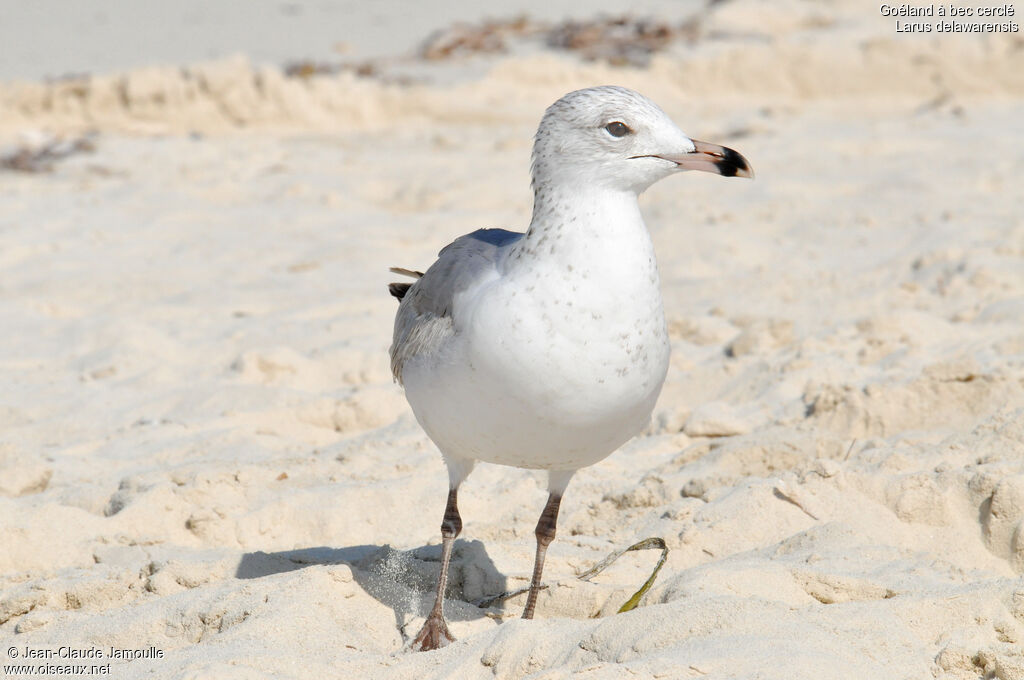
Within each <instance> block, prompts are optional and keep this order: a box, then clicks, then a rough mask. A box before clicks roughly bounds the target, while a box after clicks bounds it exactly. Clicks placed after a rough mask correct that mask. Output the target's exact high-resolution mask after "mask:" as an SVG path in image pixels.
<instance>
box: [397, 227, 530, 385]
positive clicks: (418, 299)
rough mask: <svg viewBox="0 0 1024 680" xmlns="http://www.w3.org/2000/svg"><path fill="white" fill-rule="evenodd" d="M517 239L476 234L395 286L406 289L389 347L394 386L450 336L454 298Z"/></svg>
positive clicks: (497, 232)
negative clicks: (413, 361)
mask: <svg viewBox="0 0 1024 680" xmlns="http://www.w3.org/2000/svg"><path fill="white" fill-rule="evenodd" d="M521 236H522V234H520V233H518V232H514V231H506V230H505V229H478V230H477V231H474V232H473V233H471V234H466V235H465V236H460V237H459V238H457V239H455V240H454V241H452V242H451V243H450V244H448V245H447V246H445V247H444V248H443V249H442V250H441V252H440V253H438V254H437V261H436V262H434V264H432V265H431V266H430V269H428V270H427V271H426V272H425V273H424V274H423V275H422V276H420V278H419V279H418V280H417V281H416V282H415V283H412V284H398V285H399V286H403V287H404V286H406V285H408V288H406V289H404V290H403V291H402V295H401V296H400V299H401V302H400V303H399V305H398V313H397V314H396V315H395V334H394V338H393V340H392V343H391V373H392V374H393V375H394V376H395V380H396V381H398V382H399V383H401V382H402V367H403V366H404V365H405V362H406V360H408V359H410V358H411V357H414V356H418V355H421V354H429V353H431V352H435V351H437V349H438V348H439V347H441V345H442V344H444V342H445V340H447V339H448V338H450V337H451V336H452V335H454V334H455V328H454V325H453V319H452V301H453V299H454V298H455V295H456V294H457V293H459V292H460V291H463V290H465V289H466V288H468V287H470V286H472V285H473V284H474V283H476V282H477V281H478V280H480V278H481V277H482V276H484V275H485V274H487V272H488V270H492V269H493V268H494V263H495V258H496V256H497V254H498V250H499V249H500V248H501V247H502V246H505V245H508V244H509V243H512V242H513V241H515V240H517V239H519V238H520V237H521ZM392 271H394V270H392ZM398 273H407V274H410V275H416V274H418V273H419V272H413V271H410V270H399V272H398ZM394 285H395V284H392V286H394ZM391 291H392V295H395V288H393V287H391ZM396 297H399V296H398V295H396Z"/></svg>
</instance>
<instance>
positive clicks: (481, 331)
mask: <svg viewBox="0 0 1024 680" xmlns="http://www.w3.org/2000/svg"><path fill="white" fill-rule="evenodd" d="M604 217H605V218H607V217H608V215H607V214H604ZM624 219H625V220H626V222H625V223H622V224H621V225H620V226H621V228H620V229H618V230H613V231H612V232H611V233H605V234H603V235H602V236H598V237H596V238H589V239H580V238H572V237H571V234H563V235H565V236H566V238H564V239H561V238H559V237H558V236H557V234H556V233H555V232H551V233H549V234H547V236H548V238H547V239H543V240H542V236H541V235H540V234H538V233H537V232H534V233H533V234H530V235H528V236H526V237H524V238H523V239H520V240H519V241H518V242H515V243H513V244H510V245H509V246H507V247H506V249H505V250H506V252H504V253H503V254H502V257H501V259H500V261H499V262H498V266H497V268H496V272H495V273H493V274H491V275H490V276H487V277H485V279H483V280H482V281H481V282H480V283H479V285H477V286H475V287H474V288H473V289H472V290H470V291H467V292H466V293H465V294H463V295H461V296H460V297H459V299H456V301H455V308H454V310H453V317H454V319H455V320H456V321H455V324H456V325H455V333H454V334H453V335H452V336H451V338H450V339H449V340H448V341H447V342H446V343H445V345H444V346H443V347H440V348H439V349H438V351H437V352H434V353H431V354H429V355H423V356H419V357H416V358H414V359H410V360H409V361H408V362H407V364H406V365H405V368H404V371H403V378H404V384H405V390H406V394H407V396H408V399H409V403H410V404H411V405H412V408H413V411H414V412H415V414H416V417H417V419H418V420H419V422H420V424H421V425H422V426H423V428H424V429H425V430H426V431H427V433H428V434H429V435H430V437H431V439H433V440H434V442H435V443H437V445H438V446H439V448H440V449H441V451H442V452H443V453H444V454H446V455H448V456H456V457H459V458H465V459H473V460H482V461H487V462H491V463H499V464H505V465H514V466H518V467H526V468H542V469H554V470H571V469H576V468H579V467H582V466H585V465H590V464H592V463H595V462H597V461H599V460H601V459H603V458H605V457H606V456H608V455H609V454H610V453H612V452H613V451H614V450H615V449H617V448H618V447H619V446H621V445H622V444H623V443H625V442H626V441H627V440H629V439H630V438H631V437H633V436H634V435H636V434H637V433H639V432H640V430H642V429H643V427H644V426H645V425H646V423H647V422H648V419H649V418H650V414H651V411H652V409H653V408H654V403H655V401H656V400H657V398H658V394H659V393H660V391H661V386H662V383H663V381H664V378H665V374H666V371H667V369H668V357H669V343H668V337H667V333H666V330H665V319H664V312H663V309H662V302H661V294H660V290H659V282H658V274H657V264H656V262H655V259H654V251H653V246H652V244H651V242H650V237H649V236H648V235H647V231H646V229H645V228H644V226H643V222H642V221H641V220H640V218H639V212H636V214H635V217H634V215H633V214H632V213H629V214H627V215H626V217H625V218H624ZM630 221H635V222H636V224H631V223H630Z"/></svg>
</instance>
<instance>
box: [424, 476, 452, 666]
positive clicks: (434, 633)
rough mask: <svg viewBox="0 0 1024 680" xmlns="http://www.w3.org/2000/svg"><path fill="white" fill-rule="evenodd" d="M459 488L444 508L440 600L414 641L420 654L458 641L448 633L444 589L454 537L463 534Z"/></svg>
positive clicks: (449, 491)
mask: <svg viewBox="0 0 1024 680" xmlns="http://www.w3.org/2000/svg"><path fill="white" fill-rule="evenodd" d="M458 495H459V489H458V487H456V488H453V489H449V490H448V504H447V505H446V506H445V508H444V520H442V521H441V575H440V576H438V578H437V599H435V600H434V608H433V609H431V610H430V614H428V615H427V620H426V621H424V622H423V628H421V629H420V632H419V633H417V634H416V637H415V638H414V639H413V641H412V647H413V649H417V650H419V651H421V652H426V651H430V650H431V649H437V648H438V647H444V646H445V645H447V644H448V643H449V642H454V641H455V638H454V637H453V636H452V634H451V633H449V632H448V624H447V623H445V620H444V589H445V586H446V585H447V584H448V562H449V560H451V557H452V545H453V544H454V543H455V537H456V536H458V535H459V532H461V531H462V518H461V517H459V506H458Z"/></svg>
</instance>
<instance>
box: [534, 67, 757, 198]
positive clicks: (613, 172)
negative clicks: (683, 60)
mask: <svg viewBox="0 0 1024 680" xmlns="http://www.w3.org/2000/svg"><path fill="white" fill-rule="evenodd" d="M681 170H703V171H705V172H713V173H716V174H719V175H723V176H726V177H753V176H754V173H753V170H751V168H750V164H749V163H747V159H745V158H744V157H743V156H741V155H740V154H738V153H737V152H735V151H733V150H732V149H728V148H726V147H724V146H718V145H717V144H709V143H707V142H700V141H697V140H695V139H691V138H690V137H688V136H687V135H686V134H685V133H684V132H683V131H682V130H680V129H679V128H678V127H677V126H676V124H675V123H673V122H672V119H671V118H669V117H668V116H667V115H666V114H665V112H664V111H662V110H661V109H660V108H658V106H657V105H656V104H655V103H654V102H652V101H651V100H650V99H648V98H647V97H645V96H643V95H642V94H639V93H638V92H634V91H632V90H627V89H626V88H624V87H613V86H604V87H591V88H588V89H586V90H577V91H575V92H570V93H569V94H567V95H565V96H564V97H562V98H561V99H559V100H558V101H557V102H555V103H554V104H552V105H551V106H549V107H548V110H547V111H545V112H544V118H543V119H541V122H540V127H539V128H538V129H537V137H536V139H535V141H534V145H533V182H534V185H535V186H536V185H538V184H539V183H547V182H563V183H576V182H585V183H587V184H589V185H600V186H604V187H606V188H609V189H615V190H621V191H635V192H636V193H640V192H641V191H643V190H644V189H646V188H647V187H649V186H651V185H652V184H654V183H655V182H657V181H658V180H660V179H662V178H664V177H668V176H669V175H671V174H673V173H675V172H679V171H681Z"/></svg>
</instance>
